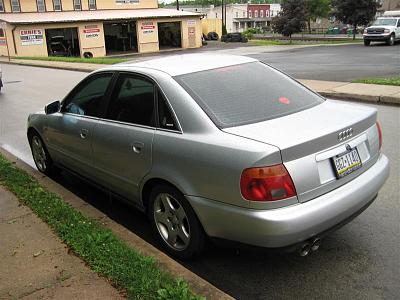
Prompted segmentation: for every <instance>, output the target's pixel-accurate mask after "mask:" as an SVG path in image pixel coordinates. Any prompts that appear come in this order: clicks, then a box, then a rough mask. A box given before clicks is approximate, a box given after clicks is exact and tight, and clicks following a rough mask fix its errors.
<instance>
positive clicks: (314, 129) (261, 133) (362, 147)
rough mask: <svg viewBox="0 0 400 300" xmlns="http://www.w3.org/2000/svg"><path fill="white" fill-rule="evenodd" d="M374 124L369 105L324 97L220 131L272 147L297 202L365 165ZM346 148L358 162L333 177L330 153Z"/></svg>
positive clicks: (375, 145)
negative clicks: (286, 112)
mask: <svg viewBox="0 0 400 300" xmlns="http://www.w3.org/2000/svg"><path fill="white" fill-rule="evenodd" d="M375 122H376V110H375V109H373V108H370V107H366V106H360V105H354V104H348V103H343V102H339V101H333V100H327V101H325V102H324V103H322V104H320V105H317V106H315V107H312V108H310V109H306V110H304V111H301V112H298V113H294V114H290V115H287V116H285V117H281V118H276V119H272V120H268V121H265V122H259V123H254V124H248V125H243V126H237V127H230V128H225V129H223V131H225V132H228V133H231V134H235V135H239V136H243V137H246V138H250V139H253V140H257V141H260V142H264V143H268V144H271V145H274V146H276V147H278V148H279V149H280V150H281V156H282V162H283V163H284V164H285V166H286V168H287V169H288V171H289V173H290V175H291V177H292V179H293V181H294V184H295V187H296V191H297V195H298V198H299V201H301V202H304V201H308V200H310V199H312V198H314V197H316V196H318V195H321V194H323V193H326V192H328V191H330V190H332V189H334V188H337V187H339V186H341V185H343V184H344V183H346V182H348V181H350V180H351V179H353V178H354V177H356V176H358V175H359V174H360V173H362V172H363V171H364V170H366V169H367V168H368V167H369V165H370V164H371V161H372V160H373V159H374V158H376V157H377V154H378V152H379V140H378V133H377V129H376V126H375ZM340 133H341V139H339V134H340ZM350 148H351V149H357V153H358V155H359V157H360V159H361V164H362V166H361V168H360V169H358V170H356V171H354V172H352V173H351V174H349V175H346V176H344V177H343V178H340V179H338V178H337V174H336V171H335V167H334V165H333V162H332V157H335V156H337V155H340V154H343V153H345V152H347V151H348V150H349V149H350Z"/></svg>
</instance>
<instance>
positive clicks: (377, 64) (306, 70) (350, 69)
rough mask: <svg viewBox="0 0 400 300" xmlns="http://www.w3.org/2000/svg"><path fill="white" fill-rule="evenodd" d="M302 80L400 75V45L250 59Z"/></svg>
mask: <svg viewBox="0 0 400 300" xmlns="http://www.w3.org/2000/svg"><path fill="white" fill-rule="evenodd" d="M250 56H252V57H254V58H257V59H259V60H261V61H264V62H266V63H269V64H271V65H273V66H274V67H277V68H279V69H281V70H283V71H285V72H286V73H288V74H290V75H292V76H293V77H295V78H299V79H314V80H328V81H352V80H355V79H359V78H365V77H385V76H398V75H400V43H397V44H396V45H395V46H392V47H388V46H386V45H384V44H381V43H375V44H372V46H370V47H365V46H364V45H362V44H359V45H346V46H335V45H333V46H332V45H329V46H321V47H311V48H302V49H295V50H290V51H283V52H268V53H260V54H255V55H250Z"/></svg>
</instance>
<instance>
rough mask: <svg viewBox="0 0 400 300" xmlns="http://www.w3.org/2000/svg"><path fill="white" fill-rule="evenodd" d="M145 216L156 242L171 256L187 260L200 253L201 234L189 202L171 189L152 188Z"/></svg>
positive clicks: (202, 235)
mask: <svg viewBox="0 0 400 300" xmlns="http://www.w3.org/2000/svg"><path fill="white" fill-rule="evenodd" d="M148 215H149V218H150V221H151V223H152V227H153V231H154V232H155V234H156V236H157V239H158V241H159V243H160V244H161V245H162V246H163V248H164V249H165V250H166V251H167V252H168V253H170V254H171V255H173V256H176V257H178V258H180V259H189V258H192V257H194V256H196V255H198V254H200V253H201V251H202V250H203V248H204V241H205V234H204V232H203V228H202V226H201V224H200V222H199V220H198V219H197V216H196V214H195V213H194V211H193V209H192V207H191V206H190V204H189V202H188V201H187V200H186V198H185V196H183V195H182V193H180V192H179V191H178V190H176V189H175V188H173V187H171V186H168V185H159V186H157V187H155V188H154V189H153V190H152V192H151V194H150V202H149V209H148Z"/></svg>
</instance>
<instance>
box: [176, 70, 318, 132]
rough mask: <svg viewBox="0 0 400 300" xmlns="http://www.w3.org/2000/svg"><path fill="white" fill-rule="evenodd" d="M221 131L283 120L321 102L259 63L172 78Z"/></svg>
mask: <svg viewBox="0 0 400 300" xmlns="http://www.w3.org/2000/svg"><path fill="white" fill-rule="evenodd" d="M174 78H175V80H176V81H177V82H178V83H179V84H180V85H181V86H182V87H183V88H184V89H185V90H186V91H187V92H188V93H189V94H190V95H191V96H192V97H193V98H194V99H195V101H196V102H197V103H198V104H199V105H200V106H201V107H202V109H203V110H204V111H205V112H206V113H207V115H208V116H209V117H210V118H211V120H212V121H213V122H214V123H215V124H216V125H217V126H218V127H220V128H226V127H234V126H239V125H245V124H250V123H256V122H261V121H266V120H270V119H275V118H279V117H283V116H286V115H289V114H292V113H295V112H299V111H301V110H305V109H307V108H310V107H313V106H315V105H318V104H320V103H322V102H323V101H324V99H323V98H322V97H320V96H318V95H317V94H314V93H313V92H311V91H309V90H308V89H306V88H305V87H303V86H302V85H301V84H299V83H297V82H296V81H294V80H293V79H291V78H290V77H288V76H286V75H285V74H283V73H281V72H279V71H277V70H275V69H273V68H271V67H269V66H267V65H265V64H263V63H260V62H254V63H246V64H241V65H234V66H229V67H223V68H218V69H212V70H207V71H201V72H196V73H190V74H184V75H180V76H175V77H174Z"/></svg>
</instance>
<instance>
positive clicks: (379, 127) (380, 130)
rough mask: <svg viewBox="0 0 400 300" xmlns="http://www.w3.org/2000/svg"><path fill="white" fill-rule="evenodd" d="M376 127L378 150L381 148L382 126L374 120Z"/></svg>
mask: <svg viewBox="0 0 400 300" xmlns="http://www.w3.org/2000/svg"><path fill="white" fill-rule="evenodd" d="M376 128H378V136H379V150H380V149H381V148H382V127H381V124H380V123H379V122H376Z"/></svg>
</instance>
